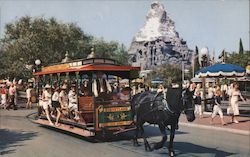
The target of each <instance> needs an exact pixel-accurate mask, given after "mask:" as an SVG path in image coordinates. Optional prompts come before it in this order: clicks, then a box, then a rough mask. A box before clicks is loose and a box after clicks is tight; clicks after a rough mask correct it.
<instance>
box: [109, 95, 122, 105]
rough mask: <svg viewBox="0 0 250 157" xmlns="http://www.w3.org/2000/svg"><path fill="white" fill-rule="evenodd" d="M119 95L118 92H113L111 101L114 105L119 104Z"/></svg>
mask: <svg viewBox="0 0 250 157" xmlns="http://www.w3.org/2000/svg"><path fill="white" fill-rule="evenodd" d="M119 100H120V99H119V96H118V94H116V93H113V94H112V101H111V104H112V105H118V104H119Z"/></svg>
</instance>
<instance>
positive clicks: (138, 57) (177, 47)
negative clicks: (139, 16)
mask: <svg viewBox="0 0 250 157" xmlns="http://www.w3.org/2000/svg"><path fill="white" fill-rule="evenodd" d="M128 54H129V62H130V64H132V65H133V66H140V67H141V69H142V70H151V69H152V68H153V67H155V66H157V65H161V64H164V63H168V64H174V65H181V62H182V60H185V64H186V65H190V64H191V56H192V53H191V50H189V49H188V47H187V44H186V41H184V40H183V39H181V38H180V37H179V34H178V32H176V30H175V23H174V21H173V20H172V19H170V17H169V16H168V15H167V12H166V10H165V9H164V6H163V4H161V3H159V2H153V3H152V4H151V8H150V10H149V12H148V14H147V16H146V22H145V25H144V26H143V27H142V28H141V29H140V30H139V32H138V33H136V35H135V36H134V38H133V41H132V43H131V45H130V48H129V50H128Z"/></svg>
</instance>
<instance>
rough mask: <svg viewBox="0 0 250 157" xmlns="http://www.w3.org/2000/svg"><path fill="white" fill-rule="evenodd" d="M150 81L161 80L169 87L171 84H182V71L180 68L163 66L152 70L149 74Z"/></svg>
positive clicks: (168, 65)
mask: <svg viewBox="0 0 250 157" xmlns="http://www.w3.org/2000/svg"><path fill="white" fill-rule="evenodd" d="M149 75H150V77H151V78H152V79H154V78H157V77H159V78H161V79H163V80H164V82H165V86H170V85H171V84H172V83H179V84H181V82H182V77H181V76H182V71H181V69H180V67H178V66H175V65H170V64H163V65H160V66H158V67H157V68H155V69H153V71H152V72H151V73H150V74H149Z"/></svg>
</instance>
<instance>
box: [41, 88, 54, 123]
mask: <svg viewBox="0 0 250 157" xmlns="http://www.w3.org/2000/svg"><path fill="white" fill-rule="evenodd" d="M44 88H45V90H44V92H43V95H42V101H43V109H44V110H45V114H46V117H47V119H48V121H49V125H54V124H53V123H52V121H51V119H50V114H49V107H50V108H51V107H52V106H51V86H50V85H48V84H47V85H46V86H45V87H44Z"/></svg>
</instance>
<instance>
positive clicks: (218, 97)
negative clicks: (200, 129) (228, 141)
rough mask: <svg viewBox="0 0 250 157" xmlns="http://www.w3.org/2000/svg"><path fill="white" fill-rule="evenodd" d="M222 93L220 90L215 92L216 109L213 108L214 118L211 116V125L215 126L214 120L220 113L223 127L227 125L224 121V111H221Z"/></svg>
mask: <svg viewBox="0 0 250 157" xmlns="http://www.w3.org/2000/svg"><path fill="white" fill-rule="evenodd" d="M221 96H222V93H221V91H220V89H217V90H216V91H215V96H214V107H213V113H212V116H211V124H213V119H214V117H215V116H216V115H217V113H219V115H220V120H221V125H225V124H226V123H225V122H224V119H223V113H222V110H221V107H220V106H221V99H222V97H221Z"/></svg>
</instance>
